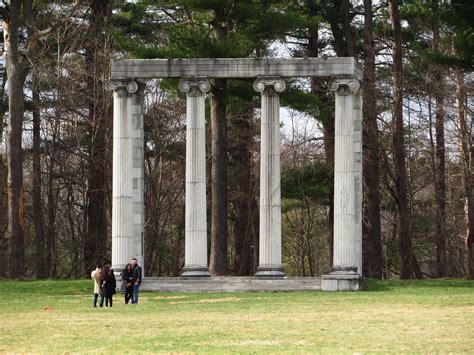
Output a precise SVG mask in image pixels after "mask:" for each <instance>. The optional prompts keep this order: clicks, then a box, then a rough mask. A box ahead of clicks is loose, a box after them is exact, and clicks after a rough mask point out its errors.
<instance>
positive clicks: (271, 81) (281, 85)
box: [253, 76, 286, 95]
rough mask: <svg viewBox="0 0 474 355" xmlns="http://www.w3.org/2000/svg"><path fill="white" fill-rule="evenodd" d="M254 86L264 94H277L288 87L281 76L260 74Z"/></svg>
mask: <svg viewBox="0 0 474 355" xmlns="http://www.w3.org/2000/svg"><path fill="white" fill-rule="evenodd" d="M253 88H254V90H255V91H257V92H261V93H262V95H276V94H277V93H280V92H283V91H284V90H285V88H286V84H285V81H284V80H283V79H282V78H280V77H265V76H259V77H258V78H257V80H255V81H254V83H253Z"/></svg>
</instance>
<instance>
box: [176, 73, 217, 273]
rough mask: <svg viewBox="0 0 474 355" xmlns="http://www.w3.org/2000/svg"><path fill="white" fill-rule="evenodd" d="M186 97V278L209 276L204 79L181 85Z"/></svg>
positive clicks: (187, 81) (205, 89)
mask: <svg viewBox="0 0 474 355" xmlns="http://www.w3.org/2000/svg"><path fill="white" fill-rule="evenodd" d="M179 88H180V90H181V91H183V92H185V93H186V206H185V238H186V240H185V256H184V259H185V265H184V272H183V276H189V277H199V276H210V274H209V272H208V268H207V217H206V216H207V214H206V207H207V204H206V140H205V121H206V119H205V96H204V94H205V93H206V92H208V91H209V90H210V88H211V85H210V83H209V81H208V80H207V79H205V78H199V79H195V80H192V79H186V80H181V81H180V82H179Z"/></svg>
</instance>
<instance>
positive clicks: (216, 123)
mask: <svg viewBox="0 0 474 355" xmlns="http://www.w3.org/2000/svg"><path fill="white" fill-rule="evenodd" d="M215 14H216V15H215V18H214V20H213V21H212V22H211V26H212V36H213V40H214V41H215V42H220V41H222V40H223V39H224V38H225V37H226V36H227V30H228V28H227V21H226V16H225V13H224V10H223V7H218V8H216V9H215ZM225 89H226V80H225V79H215V80H213V88H212V96H211V246H210V247H211V253H210V260H209V271H210V272H211V274H213V275H225V274H226V273H227V270H228V265H227V264H228V263H227V116H226V103H225Z"/></svg>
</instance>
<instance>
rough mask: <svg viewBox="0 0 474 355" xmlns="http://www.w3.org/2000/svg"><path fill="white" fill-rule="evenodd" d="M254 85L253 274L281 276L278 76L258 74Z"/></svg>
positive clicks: (280, 82) (281, 88)
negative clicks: (257, 97) (257, 139)
mask: <svg viewBox="0 0 474 355" xmlns="http://www.w3.org/2000/svg"><path fill="white" fill-rule="evenodd" d="M253 87H254V89H255V90H256V91H258V92H260V93H261V94H262V113H261V146H260V156H261V159H260V238H259V240H260V243H259V265H258V269H257V273H256V274H255V276H260V277H283V276H285V274H284V273H283V267H282V263H281V202H280V93H281V92H283V91H284V90H285V87H286V85H285V82H284V81H283V80H282V79H281V78H272V77H259V78H257V80H255V82H254V84H253Z"/></svg>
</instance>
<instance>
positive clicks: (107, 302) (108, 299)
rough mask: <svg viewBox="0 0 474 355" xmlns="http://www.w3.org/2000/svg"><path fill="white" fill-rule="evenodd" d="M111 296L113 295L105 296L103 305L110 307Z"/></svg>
mask: <svg viewBox="0 0 474 355" xmlns="http://www.w3.org/2000/svg"><path fill="white" fill-rule="evenodd" d="M112 297H113V296H105V307H112Z"/></svg>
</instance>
